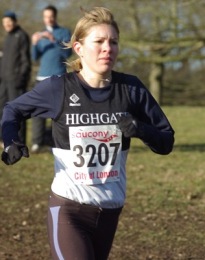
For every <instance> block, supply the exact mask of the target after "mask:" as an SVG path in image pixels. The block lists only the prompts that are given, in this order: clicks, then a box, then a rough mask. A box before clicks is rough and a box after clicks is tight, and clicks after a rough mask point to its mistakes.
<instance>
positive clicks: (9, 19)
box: [2, 17, 15, 24]
mask: <svg viewBox="0 0 205 260" xmlns="http://www.w3.org/2000/svg"><path fill="white" fill-rule="evenodd" d="M2 22H3V24H14V23H15V22H14V20H12V19H11V18H9V17H4V18H3V19H2Z"/></svg>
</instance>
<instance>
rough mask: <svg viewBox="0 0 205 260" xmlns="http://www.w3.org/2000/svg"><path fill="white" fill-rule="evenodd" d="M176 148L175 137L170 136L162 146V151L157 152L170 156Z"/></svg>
mask: <svg viewBox="0 0 205 260" xmlns="http://www.w3.org/2000/svg"><path fill="white" fill-rule="evenodd" d="M173 147H174V136H170V138H169V139H168V140H167V139H166V140H164V141H163V142H162V144H161V146H160V149H159V150H158V151H157V152H156V153H158V154H161V155H168V154H170V153H171V152H172V151H173Z"/></svg>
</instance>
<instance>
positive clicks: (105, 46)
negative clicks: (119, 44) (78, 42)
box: [103, 41, 112, 53]
mask: <svg viewBox="0 0 205 260" xmlns="http://www.w3.org/2000/svg"><path fill="white" fill-rule="evenodd" d="M103 51H104V52H108V53H109V52H111V51H112V45H111V42H110V41H105V42H104V44H103Z"/></svg>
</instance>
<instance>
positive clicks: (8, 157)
mask: <svg viewBox="0 0 205 260" xmlns="http://www.w3.org/2000/svg"><path fill="white" fill-rule="evenodd" d="M22 156H24V157H27V158H28V157H29V150H28V147H27V146H26V145H25V144H21V143H19V142H14V141H13V143H12V144H11V145H10V146H8V147H6V148H5V149H4V151H3V152H2V155H1V160H2V161H3V162H4V163H5V164H7V165H11V164H14V163H16V162H18V161H19V160H20V159H21V157H22Z"/></svg>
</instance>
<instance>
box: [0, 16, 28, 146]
mask: <svg viewBox="0 0 205 260" xmlns="http://www.w3.org/2000/svg"><path fill="white" fill-rule="evenodd" d="M2 24H3V28H4V30H5V31H6V33H7V35H6V38H5V41H4V44H3V55H2V58H1V73H0V74H1V85H0V118H1V117H2V111H3V107H4V105H5V103H6V102H7V101H10V100H13V99H15V98H16V97H18V96H20V95H21V94H23V93H24V92H26V87H27V85H28V81H29V78H30V72H31V59H30V40H29V36H28V34H27V33H26V32H25V31H24V30H23V29H22V28H21V27H20V26H19V25H18V23H17V17H16V14H15V13H14V12H11V11H7V12H5V13H4V15H3V18H2ZM19 136H20V140H21V141H22V142H23V143H26V123H25V121H24V122H22V124H21V128H20V131H19ZM1 139H2V138H1V129H0V141H1ZM1 146H2V143H1Z"/></svg>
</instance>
